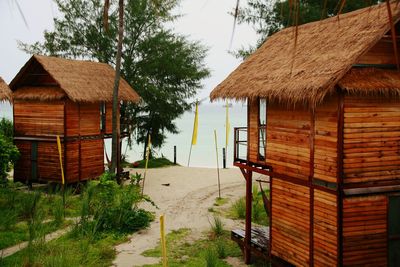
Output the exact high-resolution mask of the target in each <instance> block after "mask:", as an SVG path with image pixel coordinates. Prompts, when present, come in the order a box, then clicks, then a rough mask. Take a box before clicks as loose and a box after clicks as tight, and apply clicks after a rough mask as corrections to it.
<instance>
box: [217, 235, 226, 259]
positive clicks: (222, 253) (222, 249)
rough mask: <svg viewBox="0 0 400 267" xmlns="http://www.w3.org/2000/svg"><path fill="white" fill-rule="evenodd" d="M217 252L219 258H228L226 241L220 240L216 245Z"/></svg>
mask: <svg viewBox="0 0 400 267" xmlns="http://www.w3.org/2000/svg"><path fill="white" fill-rule="evenodd" d="M215 250H216V251H217V254H218V258H220V259H225V258H226V257H227V251H226V245H225V242H224V240H222V239H220V238H218V239H217V241H216V243H215Z"/></svg>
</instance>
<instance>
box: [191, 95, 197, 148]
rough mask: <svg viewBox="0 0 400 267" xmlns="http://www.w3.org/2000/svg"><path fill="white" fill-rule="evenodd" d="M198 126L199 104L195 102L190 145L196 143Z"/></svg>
mask: <svg viewBox="0 0 400 267" xmlns="http://www.w3.org/2000/svg"><path fill="white" fill-rule="evenodd" d="M198 127H199V105H198V102H196V113H195V115H194V125H193V135H192V145H195V144H196V143H197V129H198Z"/></svg>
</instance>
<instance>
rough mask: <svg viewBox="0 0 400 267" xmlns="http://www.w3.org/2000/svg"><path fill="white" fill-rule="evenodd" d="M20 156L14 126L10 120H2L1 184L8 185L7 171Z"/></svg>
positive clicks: (0, 134)
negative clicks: (14, 140) (14, 139)
mask: <svg viewBox="0 0 400 267" xmlns="http://www.w3.org/2000/svg"><path fill="white" fill-rule="evenodd" d="M18 157H19V151H18V149H17V147H16V146H14V144H13V126H12V123H11V122H10V121H9V120H6V119H4V118H3V119H2V120H0V186H5V185H7V180H6V179H7V173H8V172H9V171H10V170H11V166H12V164H14V163H15V162H16V161H17V159H18Z"/></svg>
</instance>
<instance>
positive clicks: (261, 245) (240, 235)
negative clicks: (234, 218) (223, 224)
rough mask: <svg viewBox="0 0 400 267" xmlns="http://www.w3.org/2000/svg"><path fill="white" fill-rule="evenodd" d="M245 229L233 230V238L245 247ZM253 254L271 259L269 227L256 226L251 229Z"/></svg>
mask: <svg viewBox="0 0 400 267" xmlns="http://www.w3.org/2000/svg"><path fill="white" fill-rule="evenodd" d="M244 237H245V231H244V229H235V230H232V231H231V239H232V240H233V241H235V242H236V243H238V245H239V246H240V248H241V249H242V250H243V248H244ZM250 249H251V254H253V255H255V256H257V257H260V258H263V259H266V260H269V227H254V228H252V229H251V248H250Z"/></svg>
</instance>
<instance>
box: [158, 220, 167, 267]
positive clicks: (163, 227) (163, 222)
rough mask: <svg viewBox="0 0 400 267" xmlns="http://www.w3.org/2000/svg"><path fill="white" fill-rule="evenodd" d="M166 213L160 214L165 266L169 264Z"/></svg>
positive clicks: (163, 262) (163, 263)
mask: <svg viewBox="0 0 400 267" xmlns="http://www.w3.org/2000/svg"><path fill="white" fill-rule="evenodd" d="M164 219H165V218H164V214H163V215H161V216H160V234H161V252H162V265H163V267H167V266H168V258H167V242H166V239H165V220H164Z"/></svg>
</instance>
